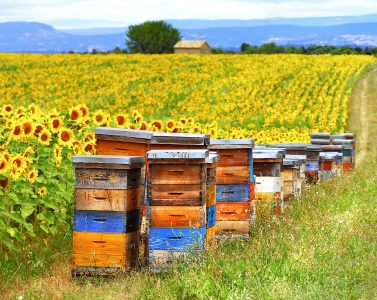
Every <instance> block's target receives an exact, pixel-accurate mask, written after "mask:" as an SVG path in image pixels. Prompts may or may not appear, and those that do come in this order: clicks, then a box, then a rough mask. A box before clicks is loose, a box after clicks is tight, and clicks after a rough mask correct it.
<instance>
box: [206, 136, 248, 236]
mask: <svg viewBox="0 0 377 300" xmlns="http://www.w3.org/2000/svg"><path fill="white" fill-rule="evenodd" d="M253 147H254V140H251V139H238V140H211V145H210V149H211V150H213V151H216V152H217V153H218V154H219V156H220V158H219V161H218V166H217V173H216V202H217V203H216V234H217V235H218V236H220V237H236V238H238V237H242V238H249V237H250V226H251V221H252V219H253V216H254V211H255V209H254V203H253V202H252V200H253V199H254V188H255V182H254V175H253V174H254V172H253V151H252V149H253Z"/></svg>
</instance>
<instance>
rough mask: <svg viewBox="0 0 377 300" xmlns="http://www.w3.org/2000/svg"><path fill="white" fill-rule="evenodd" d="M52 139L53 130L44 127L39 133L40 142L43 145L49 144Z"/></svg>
mask: <svg viewBox="0 0 377 300" xmlns="http://www.w3.org/2000/svg"><path fill="white" fill-rule="evenodd" d="M50 141H51V132H50V131H49V130H48V129H47V128H44V129H42V131H41V132H40V133H39V135H38V142H39V143H41V144H42V145H49V144H50Z"/></svg>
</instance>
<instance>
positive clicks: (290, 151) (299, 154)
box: [274, 143, 307, 200]
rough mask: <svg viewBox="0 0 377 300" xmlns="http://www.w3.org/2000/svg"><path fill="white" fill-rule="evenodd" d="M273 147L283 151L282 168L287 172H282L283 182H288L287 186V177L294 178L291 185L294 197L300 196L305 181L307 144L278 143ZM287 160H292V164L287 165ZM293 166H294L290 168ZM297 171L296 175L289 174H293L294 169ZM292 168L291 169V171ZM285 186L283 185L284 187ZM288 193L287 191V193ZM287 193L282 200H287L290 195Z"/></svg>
mask: <svg viewBox="0 0 377 300" xmlns="http://www.w3.org/2000/svg"><path fill="white" fill-rule="evenodd" d="M274 147H278V148H279V147H280V148H283V149H285V151H286V153H285V160H287V161H286V162H287V163H286V164H285V166H283V171H284V170H286V169H287V170H288V171H287V172H284V173H285V175H288V176H285V175H283V176H284V180H288V182H287V185H288V186H289V177H292V178H295V179H294V180H293V182H292V183H293V185H294V195H295V196H297V195H300V194H301V191H302V182H303V181H304V180H305V171H306V159H307V156H306V148H307V144H303V143H280V144H276V145H274ZM288 160H292V161H294V162H291V163H289V162H288ZM292 164H293V165H295V166H292ZM297 167H298V169H299V173H298V174H296V175H295V174H290V173H295V172H296V171H295V170H294V169H295V168H297ZM292 168H293V169H292ZM284 180H283V181H284ZM285 186H286V184H284V187H285ZM287 192H288V191H287ZM287 192H286V191H284V200H286V199H289V198H290V195H289V193H288V195H287Z"/></svg>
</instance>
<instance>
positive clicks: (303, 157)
mask: <svg viewBox="0 0 377 300" xmlns="http://www.w3.org/2000/svg"><path fill="white" fill-rule="evenodd" d="M285 158H286V159H293V160H301V161H305V160H306V159H307V156H306V155H297V154H286V155H285Z"/></svg>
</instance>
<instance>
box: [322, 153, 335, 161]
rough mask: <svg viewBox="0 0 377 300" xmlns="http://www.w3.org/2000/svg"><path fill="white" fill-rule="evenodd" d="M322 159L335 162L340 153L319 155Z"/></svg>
mask: <svg viewBox="0 0 377 300" xmlns="http://www.w3.org/2000/svg"><path fill="white" fill-rule="evenodd" d="M319 156H320V158H321V159H323V160H334V159H336V158H337V156H339V153H336V152H335V153H333V152H321V153H320V154H319Z"/></svg>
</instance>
